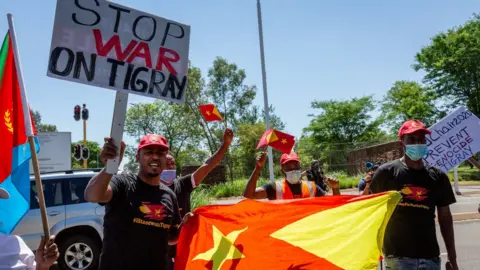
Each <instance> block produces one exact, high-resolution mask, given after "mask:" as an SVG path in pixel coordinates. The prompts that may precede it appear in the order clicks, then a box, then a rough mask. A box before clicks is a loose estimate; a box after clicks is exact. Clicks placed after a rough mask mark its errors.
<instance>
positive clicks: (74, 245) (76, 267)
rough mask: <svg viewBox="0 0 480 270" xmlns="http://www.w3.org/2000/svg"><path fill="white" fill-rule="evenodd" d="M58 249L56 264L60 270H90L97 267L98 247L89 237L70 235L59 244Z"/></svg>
mask: <svg viewBox="0 0 480 270" xmlns="http://www.w3.org/2000/svg"><path fill="white" fill-rule="evenodd" d="M58 249H59V252H60V257H59V258H58V264H59V266H60V268H61V269H65V270H91V269H97V267H98V261H99V259H100V247H99V246H98V244H97V243H96V242H95V241H94V240H93V239H91V238H90V237H87V236H83V235H72V236H70V237H68V238H67V239H66V240H65V241H63V242H62V243H59V245H58Z"/></svg>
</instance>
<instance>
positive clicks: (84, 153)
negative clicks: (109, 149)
mask: <svg viewBox="0 0 480 270" xmlns="http://www.w3.org/2000/svg"><path fill="white" fill-rule="evenodd" d="M89 157H90V150H89V149H88V148H87V147H86V146H84V147H83V148H82V159H84V160H88V158H89Z"/></svg>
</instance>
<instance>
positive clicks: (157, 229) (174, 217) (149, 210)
mask: <svg viewBox="0 0 480 270" xmlns="http://www.w3.org/2000/svg"><path fill="white" fill-rule="evenodd" d="M110 186H111V187H112V190H113V197H112V199H111V201H110V202H108V203H107V204H105V217H104V225H103V226H104V231H103V233H104V236H103V247H102V254H101V256H100V267H99V269H100V270H106V269H115V270H122V269H167V260H168V253H167V251H168V238H169V235H176V234H178V226H179V225H180V222H181V219H180V212H179V210H178V202H177V198H176V196H175V194H174V192H173V191H172V190H170V188H168V187H167V186H165V185H163V184H160V186H152V185H149V184H147V183H144V182H143V181H141V180H140V179H139V178H138V177H137V176H136V175H133V174H118V175H114V176H113V177H112V180H111V181H110Z"/></svg>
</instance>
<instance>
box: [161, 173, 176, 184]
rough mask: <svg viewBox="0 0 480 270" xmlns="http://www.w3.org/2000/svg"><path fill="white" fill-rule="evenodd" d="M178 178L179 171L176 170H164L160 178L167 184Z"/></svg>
mask: <svg viewBox="0 0 480 270" xmlns="http://www.w3.org/2000/svg"><path fill="white" fill-rule="evenodd" d="M176 178H177V171H176V170H163V171H162V174H161V175H160V179H161V180H162V181H163V183H164V184H165V185H167V186H170V185H171V184H173V180H175V179H176Z"/></svg>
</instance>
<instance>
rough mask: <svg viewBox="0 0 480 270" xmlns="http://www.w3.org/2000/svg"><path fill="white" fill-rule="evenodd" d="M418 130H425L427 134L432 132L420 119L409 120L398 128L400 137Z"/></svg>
mask: <svg viewBox="0 0 480 270" xmlns="http://www.w3.org/2000/svg"><path fill="white" fill-rule="evenodd" d="M417 131H423V132H425V133H426V134H432V132H431V131H430V130H428V129H426V128H425V125H424V124H423V123H422V122H420V121H418V120H408V121H407V122H405V123H403V125H402V126H401V127H400V129H399V130H398V137H402V136H403V135H407V134H412V133H414V132H417Z"/></svg>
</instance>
